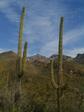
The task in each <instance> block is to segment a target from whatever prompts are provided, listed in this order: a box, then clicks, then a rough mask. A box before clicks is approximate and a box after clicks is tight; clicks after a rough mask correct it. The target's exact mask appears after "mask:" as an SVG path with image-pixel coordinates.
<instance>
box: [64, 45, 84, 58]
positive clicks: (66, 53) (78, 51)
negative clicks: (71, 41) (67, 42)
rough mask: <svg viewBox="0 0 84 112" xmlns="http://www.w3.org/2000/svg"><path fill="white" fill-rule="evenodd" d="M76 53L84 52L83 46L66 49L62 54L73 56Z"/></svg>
mask: <svg viewBox="0 0 84 112" xmlns="http://www.w3.org/2000/svg"><path fill="white" fill-rule="evenodd" d="M78 53H84V47H83V48H74V49H71V50H70V49H66V50H65V52H64V54H65V55H68V56H72V57H75V56H76V55H77V54H78Z"/></svg>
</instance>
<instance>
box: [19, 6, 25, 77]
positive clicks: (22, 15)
mask: <svg viewBox="0 0 84 112" xmlns="http://www.w3.org/2000/svg"><path fill="white" fill-rule="evenodd" d="M24 16H25V7H23V9H22V14H21V17H20V30H19V40H18V57H17V74H18V76H20V75H21V71H22V39H23V29H24Z"/></svg>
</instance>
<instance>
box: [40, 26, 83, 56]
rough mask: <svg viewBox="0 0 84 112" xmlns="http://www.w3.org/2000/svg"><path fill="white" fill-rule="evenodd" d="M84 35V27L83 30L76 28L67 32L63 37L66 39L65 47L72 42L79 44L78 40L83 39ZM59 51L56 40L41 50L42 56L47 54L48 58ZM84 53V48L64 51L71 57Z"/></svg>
mask: <svg viewBox="0 0 84 112" xmlns="http://www.w3.org/2000/svg"><path fill="white" fill-rule="evenodd" d="M82 35H84V26H83V27H81V28H79V29H78V28H76V29H73V30H71V31H69V32H67V33H66V34H65V35H64V36H63V37H64V40H63V41H64V42H63V44H64V45H69V43H72V42H74V41H75V42H78V39H80V38H81V36H82ZM57 51H58V40H57V39H54V40H52V41H50V42H48V43H46V44H45V45H44V46H43V47H42V48H41V49H40V53H41V54H45V55H46V56H50V55H52V54H57ZM83 52H84V48H74V49H72V50H69V49H67V50H66V49H64V53H65V54H66V55H70V56H75V55H76V54H77V53H83Z"/></svg>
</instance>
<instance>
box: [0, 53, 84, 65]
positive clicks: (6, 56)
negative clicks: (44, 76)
mask: <svg viewBox="0 0 84 112" xmlns="http://www.w3.org/2000/svg"><path fill="white" fill-rule="evenodd" d="M16 56H17V55H16V53H15V52H13V51H7V52H3V53H0V60H13V59H15V58H16ZM57 57H58V55H56V54H53V55H51V56H50V57H46V56H42V55H40V54H36V55H33V56H31V57H27V60H28V61H30V62H41V63H49V62H50V59H53V60H57ZM63 60H64V61H65V60H66V61H70V60H74V61H75V62H77V63H79V64H84V54H77V56H76V57H75V58H72V57H70V56H66V55H64V56H63Z"/></svg>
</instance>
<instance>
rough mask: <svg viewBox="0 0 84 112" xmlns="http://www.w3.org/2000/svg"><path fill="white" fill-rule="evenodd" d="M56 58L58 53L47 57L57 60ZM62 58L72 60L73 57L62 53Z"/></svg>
mask: <svg viewBox="0 0 84 112" xmlns="http://www.w3.org/2000/svg"><path fill="white" fill-rule="evenodd" d="M57 58H58V55H56V54H53V55H51V56H50V57H49V59H54V60H57ZM63 60H67V61H70V60H73V58H72V57H70V56H66V55H63Z"/></svg>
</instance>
